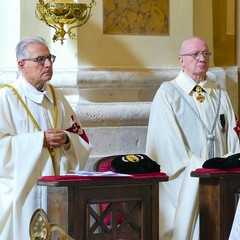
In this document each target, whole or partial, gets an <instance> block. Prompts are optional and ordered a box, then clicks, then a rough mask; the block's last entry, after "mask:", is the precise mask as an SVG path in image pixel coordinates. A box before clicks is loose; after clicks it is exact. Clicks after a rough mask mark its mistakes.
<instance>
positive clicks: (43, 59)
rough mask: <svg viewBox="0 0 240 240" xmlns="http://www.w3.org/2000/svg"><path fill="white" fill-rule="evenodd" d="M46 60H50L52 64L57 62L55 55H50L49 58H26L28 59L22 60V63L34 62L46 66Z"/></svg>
mask: <svg viewBox="0 0 240 240" xmlns="http://www.w3.org/2000/svg"><path fill="white" fill-rule="evenodd" d="M46 59H48V60H49V61H50V62H51V63H54V62H55V59H56V56H54V55H51V54H50V55H49V56H46V57H45V56H39V57H36V58H26V59H22V61H33V62H36V63H38V64H39V65H44V63H45V61H46Z"/></svg>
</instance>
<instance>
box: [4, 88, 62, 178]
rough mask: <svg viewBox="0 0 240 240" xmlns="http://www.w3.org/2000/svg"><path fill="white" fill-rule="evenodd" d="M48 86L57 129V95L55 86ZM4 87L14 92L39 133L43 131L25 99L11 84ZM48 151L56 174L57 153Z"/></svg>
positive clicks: (54, 125)
mask: <svg viewBox="0 0 240 240" xmlns="http://www.w3.org/2000/svg"><path fill="white" fill-rule="evenodd" d="M48 86H49V87H50V89H51V92H52V95H53V105H54V118H53V128H56V127H57V114H58V109H57V100H56V94H55V91H54V88H53V86H52V85H51V84H48ZM4 87H8V88H10V89H11V90H12V92H13V93H14V94H15V95H16V96H17V98H18V100H19V101H20V103H21V104H22V106H23V108H24V109H25V111H26V113H27V115H28V116H29V118H30V119H31V120H32V122H33V125H34V126H35V128H36V129H37V130H38V131H41V129H40V127H39V125H38V123H37V121H36V120H35V118H34V117H33V115H32V113H31V112H30V110H29V109H28V107H27V105H26V103H25V102H24V101H23V99H22V98H21V96H20V95H19V93H18V91H17V90H16V89H15V88H14V87H13V86H11V85H9V84H4V85H2V86H0V89H1V88H4ZM48 151H49V154H50V156H51V159H52V162H53V168H54V172H55V173H56V164H55V162H56V153H55V151H54V149H52V148H48Z"/></svg>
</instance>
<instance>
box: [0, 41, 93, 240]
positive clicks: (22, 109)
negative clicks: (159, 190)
mask: <svg viewBox="0 0 240 240" xmlns="http://www.w3.org/2000/svg"><path fill="white" fill-rule="evenodd" d="M16 57H17V62H18V67H19V70H20V72H21V74H20V76H19V77H18V78H17V80H16V81H15V82H13V84H11V85H8V84H5V85H3V86H1V88H0V115H1V122H0V149H1V154H0V239H4V240H5V239H6V240H7V239H8V240H20V239H24V240H25V239H29V223H30V219H31V216H32V214H33V213H34V211H35V210H36V209H37V208H39V207H44V206H42V204H44V198H43V199H41V198H42V197H43V196H44V192H42V191H43V190H42V188H41V189H40V190H39V189H37V186H36V183H37V180H38V179H39V178H40V177H41V176H44V175H48V176H49V175H65V174H67V173H68V172H69V171H70V170H71V169H73V170H79V169H84V167H85V164H86V162H87V159H88V157H89V154H90V151H91V149H92V146H91V144H90V143H89V140H88V137H87V135H86V134H85V132H84V130H83V128H82V126H81V123H80V122H79V120H78V117H77V116H76V114H75V113H74V111H73V110H72V108H71V106H70V105H69V103H68V102H67V100H66V99H65V97H64V96H63V94H61V92H59V91H57V90H55V89H54V88H53V87H52V85H51V84H50V83H49V81H50V80H51V78H52V75H53V63H54V61H55V58H56V57H55V56H54V55H52V54H51V53H50V51H49V49H48V47H47V44H46V42H45V40H44V39H42V38H39V37H34V38H25V39H23V40H22V41H20V42H19V43H18V44H17V46H16ZM42 201H43V202H42Z"/></svg>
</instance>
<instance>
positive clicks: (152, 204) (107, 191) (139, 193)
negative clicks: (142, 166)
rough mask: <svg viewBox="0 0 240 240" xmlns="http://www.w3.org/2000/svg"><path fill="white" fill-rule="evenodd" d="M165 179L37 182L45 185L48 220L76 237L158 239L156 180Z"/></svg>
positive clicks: (90, 239)
mask: <svg viewBox="0 0 240 240" xmlns="http://www.w3.org/2000/svg"><path fill="white" fill-rule="evenodd" d="M167 180H168V178H167V177H163V178H159V177H148V178H145V177H142V178H121V177H115V178H107V179H105V178H102V179H101V178H98V179H95V180H89V179H88V180H84V179H82V180H80V181H79V180H77V179H76V180H72V181H59V179H58V181H42V180H40V181H39V182H38V185H40V186H43V187H47V214H48V217H49V219H50V221H51V222H52V223H56V224H59V225H61V226H62V227H63V228H64V229H65V230H66V231H67V232H68V234H69V235H70V236H71V237H73V238H74V239H76V240H115V239H116V240H117V239H124V240H133V239H134V240H138V239H139V240H146V239H151V240H158V239H159V182H160V181H167ZM103 203H107V204H108V205H107V208H106V209H105V210H104V211H99V209H100V208H101V206H102V204H103ZM119 215H120V216H121V217H119ZM107 216H108V217H109V219H110V220H109V219H108V221H107V219H106V217H107Z"/></svg>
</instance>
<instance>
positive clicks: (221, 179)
mask: <svg viewBox="0 0 240 240" xmlns="http://www.w3.org/2000/svg"><path fill="white" fill-rule="evenodd" d="M191 176H192V177H198V178H199V184H200V185H199V213H200V240H208V239H209V240H210V239H214V240H215V239H216V240H227V239H228V237H229V234H230V231H231V227H232V223H233V218H234V214H235V210H236V206H237V202H238V192H239V189H240V169H229V170H227V171H226V170H218V169H202V168H200V169H196V170H195V171H193V172H191Z"/></svg>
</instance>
